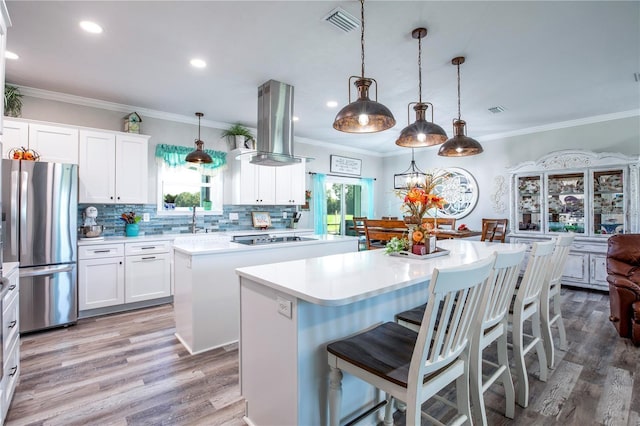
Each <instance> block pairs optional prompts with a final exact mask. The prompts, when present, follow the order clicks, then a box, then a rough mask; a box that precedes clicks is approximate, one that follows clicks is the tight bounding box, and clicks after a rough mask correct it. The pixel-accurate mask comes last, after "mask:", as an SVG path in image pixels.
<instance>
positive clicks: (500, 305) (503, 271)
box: [396, 248, 525, 426]
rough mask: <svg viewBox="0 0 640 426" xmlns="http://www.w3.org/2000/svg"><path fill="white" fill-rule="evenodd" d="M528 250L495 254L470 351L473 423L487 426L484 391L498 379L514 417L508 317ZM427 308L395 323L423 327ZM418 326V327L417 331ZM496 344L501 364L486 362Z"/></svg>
mask: <svg viewBox="0 0 640 426" xmlns="http://www.w3.org/2000/svg"><path fill="white" fill-rule="evenodd" d="M524 253H525V249H524V248H522V249H521V250H517V251H510V252H502V253H496V262H495V266H494V268H493V272H492V275H491V279H490V280H489V282H488V284H487V288H486V291H485V293H486V294H485V295H483V302H482V305H481V307H480V310H479V311H478V315H477V319H476V320H475V321H474V329H473V331H472V336H471V343H470V349H469V364H470V365H469V372H470V377H469V378H470V383H471V389H470V394H471V400H472V402H473V417H474V422H475V423H479V424H482V425H485V426H486V425H487V415H486V410H485V404H484V397H483V394H484V392H485V391H486V390H487V389H488V388H489V386H491V385H492V384H493V383H495V382H496V380H498V379H499V380H500V381H501V382H502V385H503V387H504V390H505V391H504V393H505V415H506V417H508V418H510V419H513V417H514V414H515V391H514V387H513V381H512V379H511V372H510V370H509V354H508V349H507V335H508V322H507V320H508V316H507V313H508V312H509V306H510V304H511V299H512V296H513V293H514V290H515V287H516V283H517V281H518V274H519V272H520V264H521V263H522V260H523V259H524ZM425 308H426V305H422V306H418V307H417V308H414V309H410V310H408V311H405V312H402V313H400V314H398V315H396V321H397V322H398V324H401V325H403V326H405V327H408V328H410V329H412V330H414V331H415V330H416V329H419V328H420V325H421V323H422V316H423V315H424V310H425ZM416 327H417V328H416ZM494 341H495V342H497V351H498V364H494V363H490V362H488V361H484V360H483V358H482V352H483V350H484V348H486V347H488V346H489V345H490V344H492V343H493V342H494ZM483 362H484V363H485V364H488V365H490V366H492V367H493V369H494V371H493V373H492V374H491V376H489V377H488V378H487V379H486V380H485V378H484V377H483V375H482V372H483V370H482V366H483Z"/></svg>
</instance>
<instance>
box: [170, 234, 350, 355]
mask: <svg viewBox="0 0 640 426" xmlns="http://www.w3.org/2000/svg"><path fill="white" fill-rule="evenodd" d="M305 237H306V238H308V240H305V241H292V242H283V243H275V244H264V245H243V244H239V243H234V242H231V237H230V236H228V235H207V236H202V237H194V236H188V237H185V238H176V239H175V240H174V243H173V271H174V272H173V273H174V287H175V288H174V299H173V300H174V310H175V320H176V336H177V337H178V339H179V340H180V342H182V344H183V345H184V346H185V347H186V348H187V350H188V351H189V352H190V353H192V354H195V353H200V352H204V351H207V350H210V349H214V348H217V347H220V346H224V345H228V344H231V343H234V342H237V341H238V337H239V327H240V289H239V286H238V276H237V275H236V274H235V268H238V267H241V266H250V265H261V264H265V263H273V262H282V261H285V260H293V259H303V258H305V257H318V256H324V255H328V254H336V253H347V252H352V251H357V250H358V239H357V237H341V236H337V235H305Z"/></svg>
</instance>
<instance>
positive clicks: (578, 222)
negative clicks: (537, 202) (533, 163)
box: [547, 172, 585, 234]
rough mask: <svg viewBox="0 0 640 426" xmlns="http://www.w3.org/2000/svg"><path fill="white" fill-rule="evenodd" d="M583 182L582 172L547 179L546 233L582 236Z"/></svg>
mask: <svg viewBox="0 0 640 426" xmlns="http://www.w3.org/2000/svg"><path fill="white" fill-rule="evenodd" d="M584 182H585V179H584V173H582V172H578V173H566V174H550V175H549V176H548V177H547V190H548V193H547V226H548V230H547V231H548V232H575V233H576V234H584V232H585V219H584V218H585V216H584V201H585V195H584V194H585V190H584Z"/></svg>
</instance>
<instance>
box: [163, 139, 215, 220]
mask: <svg viewBox="0 0 640 426" xmlns="http://www.w3.org/2000/svg"><path fill="white" fill-rule="evenodd" d="M191 150H192V148H191V147H186V146H177V145H164V144H159V145H157V146H156V162H157V164H158V197H157V205H158V214H160V215H163V214H165V215H166V214H190V212H192V211H193V206H196V207H197V208H199V209H200V210H204V213H205V214H208V213H210V214H222V191H223V178H222V170H223V169H224V167H225V165H226V164H227V154H226V153H225V152H220V151H213V150H208V149H207V150H205V151H206V152H207V154H209V155H210V156H211V158H212V160H213V161H212V162H211V163H208V164H192V163H187V162H186V161H185V160H184V159H185V156H186V155H187V154H188V153H189V152H191Z"/></svg>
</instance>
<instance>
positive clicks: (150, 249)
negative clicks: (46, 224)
mask: <svg viewBox="0 0 640 426" xmlns="http://www.w3.org/2000/svg"><path fill="white" fill-rule="evenodd" d="M170 250H171V241H146V242H142V241H140V242H135V243H126V244H125V254H126V255H127V256H130V255H145V254H154V253H169V251H170Z"/></svg>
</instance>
